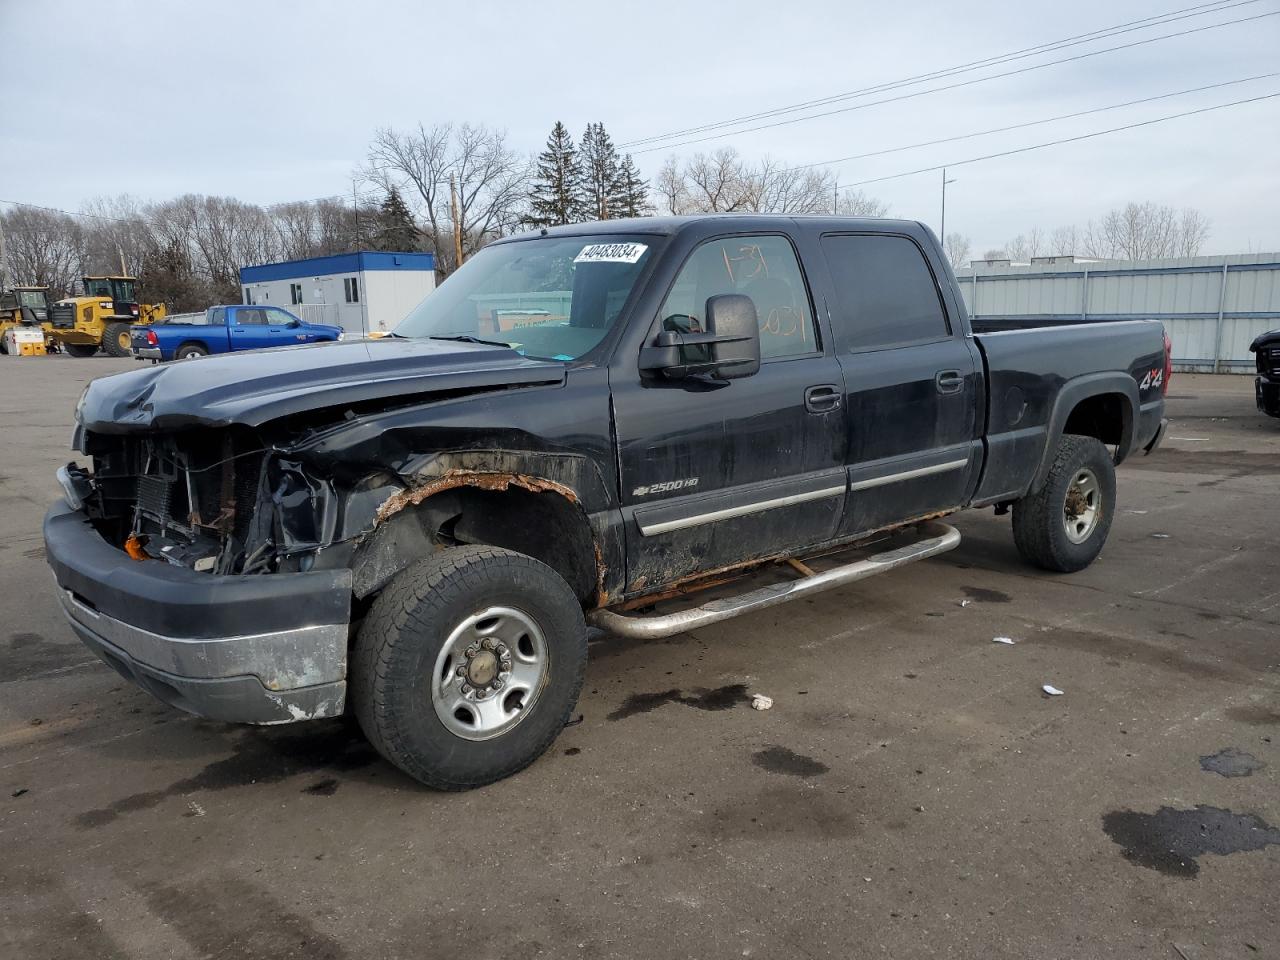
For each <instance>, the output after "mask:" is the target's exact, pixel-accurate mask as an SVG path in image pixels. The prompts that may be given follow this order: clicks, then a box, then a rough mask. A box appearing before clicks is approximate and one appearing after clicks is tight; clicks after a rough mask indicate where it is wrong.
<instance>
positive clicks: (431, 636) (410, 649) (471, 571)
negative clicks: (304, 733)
mask: <svg viewBox="0 0 1280 960" xmlns="http://www.w3.org/2000/svg"><path fill="white" fill-rule="evenodd" d="M586 660H587V634H586V625H585V623H584V622H583V618H582V608H581V607H580V606H579V605H578V601H577V598H576V597H575V596H574V594H573V591H572V590H571V589H570V588H569V585H568V584H567V583H566V582H565V581H564V579H563V578H561V577H560V575H559V574H557V573H556V572H555V571H554V570H552V569H551V568H550V567H548V566H547V565H546V564H544V563H542V562H540V561H538V560H535V559H533V558H532V557H528V556H525V555H524V554H520V553H515V552H513V551H510V550H501V549H498V548H496V547H478V546H466V547H455V548H451V549H449V550H445V551H443V552H442V553H439V554H437V555H435V556H433V557H430V558H428V559H426V560H423V561H420V562H419V563H417V564H415V565H414V566H412V567H410V568H408V569H407V570H405V571H403V572H402V573H400V574H399V575H398V576H397V577H396V578H395V579H394V580H392V581H391V584H390V585H389V586H388V587H387V588H386V589H385V590H384V591H383V592H382V594H381V595H379V597H378V598H377V600H375V601H374V604H373V607H372V609H371V611H370V613H369V616H368V617H367V618H366V619H365V622H364V624H363V626H362V627H361V629H360V634H359V637H358V638H357V640H356V645H355V653H354V656H353V657H352V664H351V697H352V701H353V704H354V707H355V713H356V717H357V718H358V719H359V721H360V726H361V728H362V729H363V730H364V732H365V735H366V736H367V737H368V738H369V740H370V741H371V742H372V743H373V745H374V746H375V747H376V748H377V749H378V751H379V752H380V753H381V754H382V755H383V756H384V757H386V758H387V759H388V760H390V761H391V762H392V763H394V764H395V765H396V766H397V767H399V768H400V769H401V770H403V771H405V773H407V774H409V775H410V776H411V777H414V778H415V779H417V780H420V781H421V782H422V783H425V784H427V785H428V786H431V787H435V788H437V789H441V790H465V789H469V788H471V787H479V786H483V785H484V784H487V783H492V782H494V781H495V780H500V779H502V778H503V777H507V776H510V775H511V774H513V773H515V772H517V771H518V770H521V769H523V768H524V767H526V766H528V765H529V764H530V763H532V762H533V761H534V760H536V759H537V758H538V757H539V756H540V755H541V754H542V752H543V751H544V750H546V749H547V747H548V746H550V745H551V742H552V741H553V740H554V739H555V738H556V736H557V735H558V734H559V733H560V730H561V729H562V728H563V727H564V725H565V723H566V721H567V720H568V719H569V714H570V712H571V711H572V710H573V708H574V705H575V704H576V703H577V702H578V693H579V691H580V690H581V689H582V678H583V674H584V671H585V669H586Z"/></svg>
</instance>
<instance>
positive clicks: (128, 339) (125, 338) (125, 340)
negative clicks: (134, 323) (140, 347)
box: [116, 330, 133, 350]
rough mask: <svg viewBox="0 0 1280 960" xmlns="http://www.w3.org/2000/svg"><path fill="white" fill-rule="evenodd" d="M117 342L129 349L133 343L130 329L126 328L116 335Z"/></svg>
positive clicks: (124, 348)
mask: <svg viewBox="0 0 1280 960" xmlns="http://www.w3.org/2000/svg"><path fill="white" fill-rule="evenodd" d="M116 343H118V344H119V345H120V349H122V350H128V349H129V347H130V346H131V345H132V343H133V338H132V336H130V334H129V331H128V330H125V331H123V332H121V333H119V334H117V335H116Z"/></svg>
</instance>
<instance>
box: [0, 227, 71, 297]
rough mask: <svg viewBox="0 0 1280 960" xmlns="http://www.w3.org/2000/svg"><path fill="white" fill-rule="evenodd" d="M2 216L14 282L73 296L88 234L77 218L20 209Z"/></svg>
mask: <svg viewBox="0 0 1280 960" xmlns="http://www.w3.org/2000/svg"><path fill="white" fill-rule="evenodd" d="M0 216H3V219H4V227H3V229H4V235H5V261H6V267H7V272H8V275H9V280H10V282H11V283H14V284H29V285H33V286H42V287H43V286H47V287H49V289H50V292H51V293H52V294H53V295H54V296H59V297H61V296H65V295H66V294H68V293H70V292H71V289H72V285H73V283H74V282H75V280H76V278H77V277H79V276H80V272H81V265H82V263H83V262H84V231H83V230H82V229H81V227H80V224H79V223H77V222H76V218H75V217H71V216H68V215H67V214H64V213H55V212H53V211H49V210H39V209H36V208H34V207H17V206H15V207H14V208H13V209H12V210H10V211H9V212H7V213H5V214H2V215H0Z"/></svg>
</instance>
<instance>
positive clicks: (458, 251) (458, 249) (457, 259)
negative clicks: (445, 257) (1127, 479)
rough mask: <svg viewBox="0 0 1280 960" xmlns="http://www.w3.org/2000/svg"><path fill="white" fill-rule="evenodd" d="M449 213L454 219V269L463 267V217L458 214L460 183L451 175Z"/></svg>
mask: <svg viewBox="0 0 1280 960" xmlns="http://www.w3.org/2000/svg"><path fill="white" fill-rule="evenodd" d="M449 211H450V214H451V216H452V219H453V269H455V270H457V269H458V268H459V267H460V266H462V222H461V221H462V217H461V215H460V214H459V213H458V181H457V179H456V177H455V176H454V175H453V174H452V173H451V174H449Z"/></svg>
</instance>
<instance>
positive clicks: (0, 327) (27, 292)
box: [0, 287, 49, 353]
mask: <svg viewBox="0 0 1280 960" xmlns="http://www.w3.org/2000/svg"><path fill="white" fill-rule="evenodd" d="M48 325H49V288H48V287H13V288H12V289H10V290H4V291H0V353H7V352H8V348H7V347H6V346H5V339H4V335H5V333H6V331H8V329H9V328H10V327H16V326H28V327H44V328H46V329H47V327H48Z"/></svg>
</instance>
